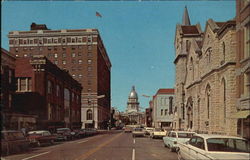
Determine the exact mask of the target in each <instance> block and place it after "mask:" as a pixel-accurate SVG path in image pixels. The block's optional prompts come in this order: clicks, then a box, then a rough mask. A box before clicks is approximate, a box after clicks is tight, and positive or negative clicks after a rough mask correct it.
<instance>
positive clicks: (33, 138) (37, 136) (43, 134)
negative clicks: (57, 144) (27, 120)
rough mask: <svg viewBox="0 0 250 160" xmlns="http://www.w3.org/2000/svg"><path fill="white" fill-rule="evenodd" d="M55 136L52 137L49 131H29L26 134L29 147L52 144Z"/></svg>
mask: <svg viewBox="0 0 250 160" xmlns="http://www.w3.org/2000/svg"><path fill="white" fill-rule="evenodd" d="M56 138H57V137H56V136H55V135H52V134H51V133H50V132H49V131H45V130H41V131H30V132H28V139H29V140H30V144H31V145H35V146H41V144H42V143H50V144H54V141H55V140H56Z"/></svg>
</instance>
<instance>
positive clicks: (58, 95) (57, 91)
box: [56, 85, 60, 97]
mask: <svg viewBox="0 0 250 160" xmlns="http://www.w3.org/2000/svg"><path fill="white" fill-rule="evenodd" d="M56 96H57V97H60V86H59V85H56Z"/></svg>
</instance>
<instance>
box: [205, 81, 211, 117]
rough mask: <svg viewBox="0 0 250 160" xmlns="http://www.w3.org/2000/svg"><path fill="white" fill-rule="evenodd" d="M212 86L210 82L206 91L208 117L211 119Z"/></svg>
mask: <svg viewBox="0 0 250 160" xmlns="http://www.w3.org/2000/svg"><path fill="white" fill-rule="evenodd" d="M210 94H211V87H210V85H209V84H208V85H207V87H206V92H205V95H206V106H207V119H209V116H210V115H209V112H210V105H211V95H210Z"/></svg>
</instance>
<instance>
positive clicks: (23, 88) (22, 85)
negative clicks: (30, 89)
mask: <svg viewBox="0 0 250 160" xmlns="http://www.w3.org/2000/svg"><path fill="white" fill-rule="evenodd" d="M20 91H26V78H20Z"/></svg>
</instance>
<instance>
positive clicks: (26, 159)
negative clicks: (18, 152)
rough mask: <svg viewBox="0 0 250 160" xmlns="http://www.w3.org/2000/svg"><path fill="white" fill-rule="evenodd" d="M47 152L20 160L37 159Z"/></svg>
mask: <svg viewBox="0 0 250 160" xmlns="http://www.w3.org/2000/svg"><path fill="white" fill-rule="evenodd" d="M49 152H50V151H49ZM49 152H44V153H40V154H37V155H34V156H31V157H27V158H24V159H22V160H28V159H31V158H35V157H38V156H41V155H44V154H48V153H49Z"/></svg>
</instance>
